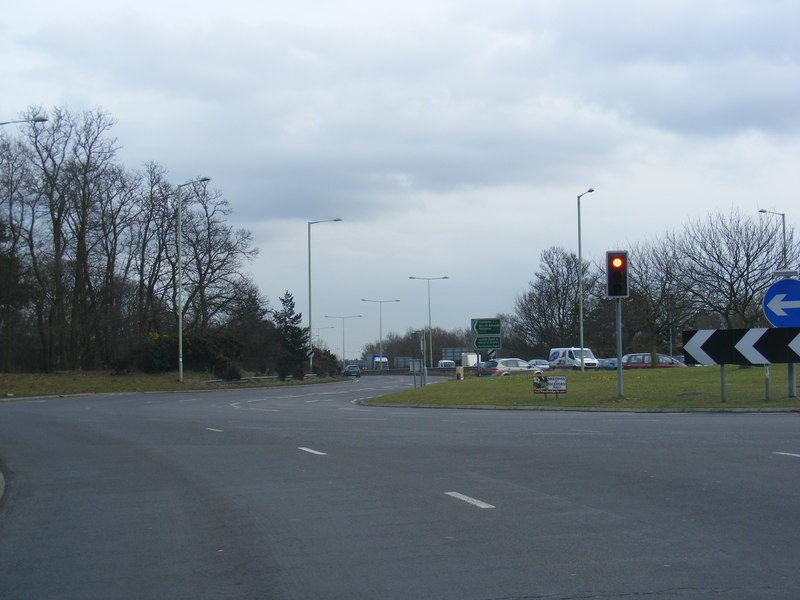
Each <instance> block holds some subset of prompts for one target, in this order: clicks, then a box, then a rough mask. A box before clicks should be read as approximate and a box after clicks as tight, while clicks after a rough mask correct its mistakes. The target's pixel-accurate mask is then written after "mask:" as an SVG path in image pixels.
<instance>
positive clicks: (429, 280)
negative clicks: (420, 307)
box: [409, 275, 448, 367]
mask: <svg viewBox="0 0 800 600" xmlns="http://www.w3.org/2000/svg"><path fill="white" fill-rule="evenodd" d="M409 279H422V280H424V281H427V282H428V337H429V339H430V351H429V352H430V354H429V356H430V362H431V365H430V366H431V367H433V325H432V322H431V281H434V280H436V279H448V277H447V275H445V276H444V277H413V276H412V277H409Z"/></svg>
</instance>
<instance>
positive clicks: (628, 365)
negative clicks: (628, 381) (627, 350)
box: [622, 352, 686, 369]
mask: <svg viewBox="0 0 800 600" xmlns="http://www.w3.org/2000/svg"><path fill="white" fill-rule="evenodd" d="M656 357H657V358H658V368H659V369H665V368H666V369H670V368H675V367H678V368H680V367H685V366H686V365H685V364H683V363H682V362H681V361H679V360H676V359H674V358H672V357H671V356H667V355H666V354H657V355H656ZM650 361H651V356H650V353H649V352H634V353H633V354H626V355H625V356H623V357H622V368H623V369H649V368H650V367H651V366H652V363H651V362H650Z"/></svg>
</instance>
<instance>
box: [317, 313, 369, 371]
mask: <svg viewBox="0 0 800 600" xmlns="http://www.w3.org/2000/svg"><path fill="white" fill-rule="evenodd" d="M362 316H363V315H347V316H345V317H337V316H332V315H325V318H326V319H341V320H342V368H343V369H344V367H345V364H346V363H347V358H346V356H347V355H346V354H345V351H344V321H345V319H360V318H361V317H362Z"/></svg>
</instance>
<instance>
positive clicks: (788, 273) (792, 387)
mask: <svg viewBox="0 0 800 600" xmlns="http://www.w3.org/2000/svg"><path fill="white" fill-rule="evenodd" d="M758 212H760V213H761V214H768V215H777V216H779V217H780V218H781V227H782V229H783V269H782V270H780V271H778V272H777V273H776V275H777V276H778V277H796V276H797V271H794V270H790V269H789V258H788V253H787V243H786V214H785V213H779V212H773V211H771V210H765V209H763V208H762V209H759V211H758ZM794 365H795V364H794V363H789V364H787V365H786V371H787V376H788V378H789V397H790V398H796V397H797V376H796V371H795V366H794Z"/></svg>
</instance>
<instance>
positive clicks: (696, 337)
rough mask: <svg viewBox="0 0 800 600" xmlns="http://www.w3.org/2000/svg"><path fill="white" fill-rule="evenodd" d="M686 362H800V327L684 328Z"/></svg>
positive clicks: (704, 363) (757, 363) (716, 363)
mask: <svg viewBox="0 0 800 600" xmlns="http://www.w3.org/2000/svg"><path fill="white" fill-rule="evenodd" d="M683 351H684V355H685V358H686V361H685V362H686V363H697V364H701V365H768V364H772V363H796V362H800V327H776V328H766V327H757V328H754V329H698V330H690V331H684V332H683Z"/></svg>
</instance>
